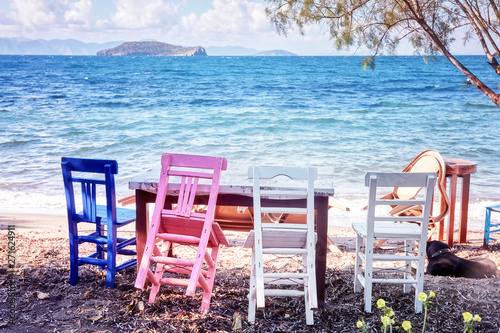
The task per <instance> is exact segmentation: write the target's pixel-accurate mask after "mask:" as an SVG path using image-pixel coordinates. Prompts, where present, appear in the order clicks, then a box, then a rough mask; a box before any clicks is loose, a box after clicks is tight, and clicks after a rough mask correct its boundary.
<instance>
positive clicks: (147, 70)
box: [0, 55, 500, 230]
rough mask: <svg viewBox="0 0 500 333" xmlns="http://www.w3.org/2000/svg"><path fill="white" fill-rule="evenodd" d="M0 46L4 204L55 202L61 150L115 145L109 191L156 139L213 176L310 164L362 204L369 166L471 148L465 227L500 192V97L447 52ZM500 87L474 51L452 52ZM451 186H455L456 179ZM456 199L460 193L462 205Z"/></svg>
mask: <svg viewBox="0 0 500 333" xmlns="http://www.w3.org/2000/svg"><path fill="white" fill-rule="evenodd" d="M362 59H363V57H360V56H328V57H313V56H308V57H301V56H295V57H234V56H233V57H216V56H208V57H134V56H127V57H102V56H10V55H2V56H0V69H1V70H0V214H1V213H2V212H3V213H42V214H56V215H64V214H65V198H64V190H63V186H62V176H61V167H60V160H61V157H63V156H67V157H85V158H103V159H114V160H117V161H118V164H119V174H118V175H117V196H118V197H125V196H129V195H132V194H133V191H132V190H130V189H129V187H128V182H129V181H130V180H131V179H133V178H135V177H137V176H138V175H141V174H143V173H144V172H147V171H148V170H150V169H152V168H155V167H156V168H157V167H158V166H159V165H160V158H161V154H162V153H166V152H170V153H184V154H201V155H212V156H223V157H225V158H227V160H228V169H227V171H225V172H224V175H223V178H222V183H232V184H247V183H248V179H247V170H248V167H249V166H253V165H290V166H291V165H294V166H314V167H317V168H318V180H317V182H316V186H317V187H323V188H334V190H335V200H337V202H339V203H340V204H342V205H344V206H346V207H349V209H350V210H349V211H342V210H339V209H331V210H330V215H329V223H330V225H338V226H349V225H350V223H351V222H353V221H355V220H358V219H360V218H363V212H362V211H361V208H362V207H363V206H365V205H366V203H367V190H366V188H365V186H364V175H365V173H366V172H367V171H384V172H395V171H400V170H402V169H403V168H404V167H405V166H406V165H407V164H408V162H410V161H411V159H412V158H413V157H414V156H416V155H417V154H418V153H420V152H421V151H423V150H426V149H435V150H437V151H439V152H440V153H441V155H442V156H443V157H444V158H459V159H465V160H471V161H475V162H477V164H478V168H477V173H475V174H473V175H472V178H471V188H470V197H471V199H470V206H469V228H470V229H477V230H482V228H483V227H484V207H485V206H487V205H489V204H492V203H495V202H498V203H500V165H498V164H497V163H498V162H500V134H499V133H500V107H498V106H496V105H494V104H493V103H492V102H491V101H490V99H489V98H488V97H486V96H485V95H483V94H482V93H480V92H479V91H478V90H477V89H476V88H475V87H473V86H467V82H466V78H465V76H464V75H463V74H462V73H460V72H459V71H458V70H457V69H456V68H455V67H454V66H452V65H451V64H450V63H449V62H448V61H447V60H446V59H445V58H443V57H436V58H435V59H426V60H424V59H423V58H422V57H418V56H415V57H414V56H398V57H392V56H384V57H378V58H376V67H375V69H374V70H371V69H366V70H365V69H363V67H362ZM458 59H459V60H460V61H461V62H462V63H463V64H464V65H465V66H466V67H467V68H469V69H470V70H471V71H472V72H473V73H475V75H476V76H477V77H479V78H480V79H481V80H483V82H484V83H486V84H487V85H489V86H490V87H491V88H492V89H494V90H495V91H497V92H498V89H499V83H500V82H499V77H498V76H497V75H496V74H495V73H494V71H493V70H492V68H491V67H490V66H489V65H488V63H487V59H486V58H485V57H484V56H459V57H458ZM459 190H460V186H459ZM458 206H459V205H458Z"/></svg>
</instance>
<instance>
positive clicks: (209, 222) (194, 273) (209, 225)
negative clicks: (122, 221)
mask: <svg viewBox="0 0 500 333" xmlns="http://www.w3.org/2000/svg"><path fill="white" fill-rule="evenodd" d="M161 164H162V169H161V176H160V182H159V186H158V193H157V196H156V202H155V206H154V212H153V217H152V221H151V225H150V228H149V234H148V239H147V242H146V247H145V249H144V254H143V257H142V261H141V266H140V267H139V270H138V273H137V279H136V282H135V287H136V288H138V289H143V288H144V284H145V279H146V277H147V278H148V280H149V281H150V282H151V283H152V287H151V291H150V294H149V303H153V302H154V300H155V298H156V294H157V293H158V291H159V288H160V283H163V284H169V285H175V286H185V287H187V290H186V295H188V296H194V294H195V291H196V288H198V287H201V288H202V289H203V291H204V293H203V301H202V304H201V309H200V310H201V311H203V312H206V311H208V310H209V308H210V298H211V295H212V289H213V285H214V278H215V270H216V267H217V254H218V252H219V245H220V244H223V245H227V244H228V243H227V239H226V237H225V236H224V234H223V232H222V230H221V228H220V226H219V225H218V224H217V223H216V222H214V211H215V205H216V202H217V194H218V191H219V180H220V175H221V171H222V170H226V168H227V160H226V159H225V158H221V157H209V156H196V155H180V154H163V155H162V159H161ZM171 177H172V178H174V180H171V179H170V178H171ZM169 181H170V182H171V183H173V184H170V186H171V187H172V186H173V185H174V186H175V185H177V186H178V187H176V190H175V192H177V188H178V198H179V199H178V201H177V205H176V206H175V209H168V208H170V207H168V208H165V197H166V196H167V194H172V193H170V192H171V191H169V193H167V187H169ZM179 182H180V185H178V183H179ZM200 194H201V195H204V196H208V205H207V210H206V212H195V211H194V210H193V205H194V204H195V203H196V202H195V198H196V197H197V196H199V195H200ZM157 240H161V241H160V242H157ZM174 245H187V246H191V247H195V248H197V252H196V256H195V258H194V259H192V258H191V259H180V258H177V257H173V256H172V247H173V246H174ZM151 262H155V263H156V269H155V270H154V271H153V270H152V269H151V268H150V265H151ZM164 272H173V273H180V274H181V277H182V275H184V274H185V275H189V278H179V277H169V276H166V277H164ZM166 275H168V274H166Z"/></svg>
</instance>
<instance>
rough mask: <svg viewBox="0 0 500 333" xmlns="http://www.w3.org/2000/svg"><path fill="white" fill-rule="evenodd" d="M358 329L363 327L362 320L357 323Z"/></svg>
mask: <svg viewBox="0 0 500 333" xmlns="http://www.w3.org/2000/svg"><path fill="white" fill-rule="evenodd" d="M356 327H357V328H361V327H363V323H362V322H361V320H358V322H357V323H356Z"/></svg>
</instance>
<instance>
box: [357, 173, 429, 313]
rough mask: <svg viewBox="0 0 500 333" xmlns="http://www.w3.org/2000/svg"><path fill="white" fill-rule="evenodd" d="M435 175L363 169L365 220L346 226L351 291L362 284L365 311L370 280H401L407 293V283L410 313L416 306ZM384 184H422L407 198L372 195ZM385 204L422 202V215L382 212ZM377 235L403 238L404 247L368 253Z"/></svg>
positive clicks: (368, 307)
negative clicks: (352, 242) (352, 244)
mask: <svg viewBox="0 0 500 333" xmlns="http://www.w3.org/2000/svg"><path fill="white" fill-rule="evenodd" d="M436 179H437V176H436V174H435V173H428V172H422V173H420V172H411V173H410V172H401V173H399V172H398V173H367V174H366V177H365V185H366V186H368V187H369V200H368V211H367V219H366V222H361V223H353V225H352V227H353V229H354V231H355V232H356V262H355V272H354V291H355V292H360V291H361V287H363V288H364V292H365V297H364V298H365V311H366V312H371V309H372V285H373V284H374V283H386V284H403V285H404V287H403V290H404V292H410V289H411V288H410V287H411V286H413V287H414V289H415V312H417V313H419V312H421V311H422V302H421V301H419V300H418V294H419V293H420V292H422V291H423V287H424V268H425V253H426V244H427V228H428V225H429V216H430V213H431V206H432V194H433V191H434V186H435V185H436ZM387 187H400V188H401V187H422V190H421V191H420V195H419V196H417V197H416V198H412V199H405V200H402V199H384V198H382V199H377V198H378V197H379V195H380V194H379V193H377V191H378V190H379V189H380V188H384V189H383V191H384V190H385V191H386V190H387V189H386V188H387ZM391 205H411V206H417V205H418V206H421V207H422V215H421V216H390V215H388V214H387V212H388V211H389V210H390V209H391ZM383 206H385V207H383ZM384 208H386V209H385V210H384ZM398 222H417V223H398ZM380 239H386V240H388V241H404V248H403V249H402V250H401V249H400V250H399V251H398V249H382V248H380V249H378V250H377V253H374V243H375V242H376V241H378V240H380ZM375 262H377V266H376V267H375V266H374V263H375ZM380 262H384V263H385V265H384V264H380ZM390 262H393V265H388V263H390ZM414 265H415V266H414ZM412 268H413V270H412Z"/></svg>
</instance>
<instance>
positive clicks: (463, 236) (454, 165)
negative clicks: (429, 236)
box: [439, 158, 477, 246]
mask: <svg viewBox="0 0 500 333" xmlns="http://www.w3.org/2000/svg"><path fill="white" fill-rule="evenodd" d="M444 162H445V164H446V178H448V177H451V179H450V215H449V223H448V235H447V239H446V243H448V245H449V246H453V233H454V229H455V225H454V224H455V202H456V199H457V181H458V177H461V178H462V193H461V199H460V200H461V202H460V223H459V227H458V242H459V243H466V242H467V215H468V212H469V189H470V175H471V174H473V173H475V172H476V171H477V163H476V162H472V161H466V160H460V159H455V158H445V159H444ZM443 236H444V219H443V220H442V221H440V226H439V240H440V241H443Z"/></svg>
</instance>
